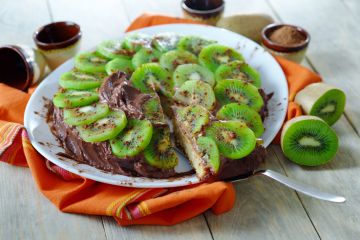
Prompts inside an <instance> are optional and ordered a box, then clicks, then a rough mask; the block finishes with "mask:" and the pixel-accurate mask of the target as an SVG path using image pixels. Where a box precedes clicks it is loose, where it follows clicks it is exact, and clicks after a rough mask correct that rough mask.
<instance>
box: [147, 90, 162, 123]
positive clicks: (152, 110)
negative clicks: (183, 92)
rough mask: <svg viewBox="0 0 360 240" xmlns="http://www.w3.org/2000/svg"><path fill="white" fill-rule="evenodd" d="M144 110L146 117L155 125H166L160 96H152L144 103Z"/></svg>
mask: <svg viewBox="0 0 360 240" xmlns="http://www.w3.org/2000/svg"><path fill="white" fill-rule="evenodd" d="M142 110H143V113H144V115H145V118H146V119H148V120H149V121H150V122H151V123H153V124H154V125H158V124H160V125H164V124H166V123H165V115H164V112H163V109H162V107H161V100H160V98H159V97H158V96H156V95H153V97H152V98H150V99H149V100H147V101H146V102H145V103H144V104H143V105H142Z"/></svg>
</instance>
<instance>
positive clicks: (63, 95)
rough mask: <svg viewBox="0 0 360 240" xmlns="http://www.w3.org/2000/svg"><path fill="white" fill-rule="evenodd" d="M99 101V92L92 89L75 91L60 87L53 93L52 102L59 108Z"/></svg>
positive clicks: (80, 105)
mask: <svg viewBox="0 0 360 240" xmlns="http://www.w3.org/2000/svg"><path fill="white" fill-rule="evenodd" d="M97 101H99V94H98V93H97V92H94V91H85V90H84V91H76V90H64V89H60V91H59V92H57V93H55V95H54V98H53V103H54V105H55V106H57V107H59V108H74V107H82V106H86V105H89V104H92V103H94V102H97Z"/></svg>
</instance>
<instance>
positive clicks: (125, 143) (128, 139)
mask: <svg viewBox="0 0 360 240" xmlns="http://www.w3.org/2000/svg"><path fill="white" fill-rule="evenodd" d="M152 134H153V126H152V125H151V122H150V121H149V120H139V119H130V120H129V121H128V124H127V125H126V128H125V129H124V130H123V132H122V133H120V134H119V135H118V136H117V137H116V138H114V139H112V140H110V145H111V149H112V152H113V154H115V155H116V156H118V157H119V158H128V157H134V156H136V155H137V154H139V153H140V152H141V151H143V150H144V149H145V148H146V147H147V145H149V143H150V140H151V136H152Z"/></svg>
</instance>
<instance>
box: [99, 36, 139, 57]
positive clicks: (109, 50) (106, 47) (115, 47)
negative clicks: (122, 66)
mask: <svg viewBox="0 0 360 240" xmlns="http://www.w3.org/2000/svg"><path fill="white" fill-rule="evenodd" d="M96 52H97V53H98V54H100V55H101V56H103V57H105V58H108V59H115V58H124V59H131V57H132V56H133V55H134V54H135V51H133V50H132V49H126V48H124V47H123V42H122V41H119V40H107V41H104V42H102V43H100V44H99V45H98V46H97V50H96Z"/></svg>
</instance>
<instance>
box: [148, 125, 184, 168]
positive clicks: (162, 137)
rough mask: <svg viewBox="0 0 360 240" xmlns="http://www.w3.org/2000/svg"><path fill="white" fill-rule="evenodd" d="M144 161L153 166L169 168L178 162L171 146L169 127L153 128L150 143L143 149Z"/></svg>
mask: <svg viewBox="0 0 360 240" xmlns="http://www.w3.org/2000/svg"><path fill="white" fill-rule="evenodd" d="M144 156H145V161H146V162H147V163H148V164H149V165H150V166H153V167H156V168H160V169H171V168H174V167H175V166H176V165H177V164H178V161H179V160H178V158H177V155H176V153H175V151H174V150H173V149H172V148H171V141H170V131H169V128H157V129H154V132H153V135H152V138H151V141H150V144H149V145H148V146H147V147H146V148H145V150H144Z"/></svg>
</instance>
